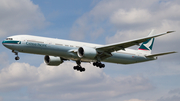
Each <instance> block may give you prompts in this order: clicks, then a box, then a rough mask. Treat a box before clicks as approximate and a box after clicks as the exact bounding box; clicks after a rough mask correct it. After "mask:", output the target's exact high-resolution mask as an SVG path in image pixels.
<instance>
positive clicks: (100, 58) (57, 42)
mask: <svg viewBox="0 0 180 101" xmlns="http://www.w3.org/2000/svg"><path fill="white" fill-rule="evenodd" d="M153 31H154V30H152V31H151V32H150V34H149V35H148V36H146V37H142V38H138V39H134V40H130V41H124V42H118V43H114V44H108V45H100V44H92V43H84V42H77V41H70V40H62V39H55V38H47V37H40V36H32V35H14V36H10V37H7V38H6V39H5V40H4V41H2V44H3V45H4V46H5V47H6V48H9V49H10V50H12V52H13V53H15V55H17V56H16V57H15V60H19V59H20V57H19V56H18V53H19V52H22V53H31V54H39V55H45V56H44V61H45V63H46V64H47V65H49V66H58V65H60V64H62V63H63V62H64V61H67V60H73V61H76V64H77V66H74V67H73V69H74V70H77V71H80V72H84V71H85V68H84V67H82V66H81V62H90V63H93V66H96V67H99V68H104V67H105V64H103V63H101V62H108V63H117V64H133V63H140V62H146V61H151V60H156V59H157V56H162V55H167V54H172V53H176V52H174V51H173V52H165V53H158V54H151V51H152V47H153V43H154V39H155V37H159V36H162V35H165V34H169V33H172V32H174V31H167V32H165V33H161V34H156V35H153V34H152V33H153ZM140 43H141V45H140ZM134 45H138V46H139V48H138V49H137V50H133V49H128V47H131V46H134Z"/></svg>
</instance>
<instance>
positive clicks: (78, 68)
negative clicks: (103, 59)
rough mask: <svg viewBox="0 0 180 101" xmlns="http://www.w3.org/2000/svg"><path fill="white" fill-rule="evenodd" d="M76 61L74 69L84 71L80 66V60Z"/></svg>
mask: <svg viewBox="0 0 180 101" xmlns="http://www.w3.org/2000/svg"><path fill="white" fill-rule="evenodd" d="M76 63H77V66H74V70H77V71H80V72H84V71H85V68H83V67H82V66H81V61H76Z"/></svg>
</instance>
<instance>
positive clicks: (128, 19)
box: [110, 8, 151, 25]
mask: <svg viewBox="0 0 180 101" xmlns="http://www.w3.org/2000/svg"><path fill="white" fill-rule="evenodd" d="M150 18H151V14H150V13H149V12H148V11H147V10H145V9H135V8H133V9H131V10H130V11H125V10H123V9H119V10H118V11H117V12H115V13H114V14H113V15H112V16H111V18H110V20H111V22H112V23H114V24H117V25H118V24H121V25H123V24H130V25H134V24H136V25H137V24H141V23H147V22H149V21H150Z"/></svg>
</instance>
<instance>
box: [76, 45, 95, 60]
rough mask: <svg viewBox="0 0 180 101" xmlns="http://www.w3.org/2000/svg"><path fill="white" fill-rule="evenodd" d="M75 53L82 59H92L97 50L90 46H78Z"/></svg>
mask: <svg viewBox="0 0 180 101" xmlns="http://www.w3.org/2000/svg"><path fill="white" fill-rule="evenodd" d="M77 55H78V56H79V57H80V58H84V59H93V58H95V57H96V55H97V51H96V49H94V48H91V47H79V49H78V52H77Z"/></svg>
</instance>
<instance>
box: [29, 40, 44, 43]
mask: <svg viewBox="0 0 180 101" xmlns="http://www.w3.org/2000/svg"><path fill="white" fill-rule="evenodd" d="M27 42H34V43H44V42H42V41H36V40H27Z"/></svg>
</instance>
